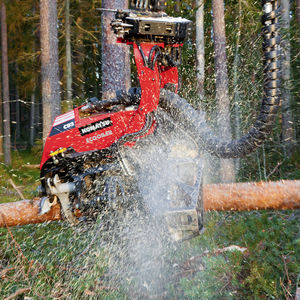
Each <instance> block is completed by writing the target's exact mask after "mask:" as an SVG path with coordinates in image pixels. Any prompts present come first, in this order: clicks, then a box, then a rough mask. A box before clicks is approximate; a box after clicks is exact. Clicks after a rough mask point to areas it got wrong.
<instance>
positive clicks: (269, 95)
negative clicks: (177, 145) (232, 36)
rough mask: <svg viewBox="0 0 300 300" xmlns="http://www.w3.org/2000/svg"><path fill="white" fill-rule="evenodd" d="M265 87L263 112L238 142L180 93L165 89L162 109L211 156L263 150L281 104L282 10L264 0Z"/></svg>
mask: <svg viewBox="0 0 300 300" xmlns="http://www.w3.org/2000/svg"><path fill="white" fill-rule="evenodd" d="M262 5H263V11H264V13H263V17H262V25H263V26H262V36H263V51H264V58H263V67H264V69H263V72H264V88H263V100H262V105H261V109H260V113H259V115H258V117H257V119H256V121H255V123H254V125H253V126H252V128H251V129H250V130H249V131H248V133H246V134H245V135H244V136H242V137H241V138H240V139H238V140H233V141H226V140H224V139H222V138H220V137H218V136H216V134H215V133H214V132H213V131H212V130H211V129H210V127H209V126H208V124H207V123H206V121H205V118H204V116H203V114H199V112H197V111H195V110H194V109H193V108H192V106H191V105H189V104H188V103H187V102H186V100H184V99H182V98H180V97H179V96H178V95H177V94H175V93H172V92H169V91H167V90H162V91H161V95H160V106H161V107H162V108H163V109H165V110H167V111H169V113H170V114H171V115H172V116H173V118H175V119H177V120H178V121H179V122H181V123H182V124H183V125H184V127H185V130H189V131H190V133H191V135H193V137H194V138H195V139H196V140H197V142H198V143H199V144H201V146H202V147H204V148H205V149H206V150H207V151H208V152H209V153H211V154H213V155H215V156H217V157H220V158H237V157H243V156H245V155H247V154H249V153H251V152H253V151H254V150H255V149H256V148H257V147H259V146H260V145H261V144H262V143H263V142H264V141H265V140H266V138H267V137H268V135H269V134H270V132H271V130H272V127H273V124H274V121H275V117H276V114H277V110H278V108H279V105H280V78H279V75H280V61H279V55H280V51H279V43H280V35H279V20H278V18H279V13H280V11H279V8H278V2H277V0H263V1H262Z"/></svg>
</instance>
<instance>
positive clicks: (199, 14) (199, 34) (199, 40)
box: [196, 0, 205, 101]
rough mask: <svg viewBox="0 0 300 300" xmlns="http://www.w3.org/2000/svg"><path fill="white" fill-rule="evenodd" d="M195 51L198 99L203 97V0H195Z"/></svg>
mask: <svg viewBox="0 0 300 300" xmlns="http://www.w3.org/2000/svg"><path fill="white" fill-rule="evenodd" d="M196 5H197V11H196V51H197V93H198V97H199V100H200V101H202V100H203V99H204V79H205V74H204V67H205V56H204V0H196Z"/></svg>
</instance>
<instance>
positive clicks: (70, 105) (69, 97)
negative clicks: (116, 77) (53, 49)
mask: <svg viewBox="0 0 300 300" xmlns="http://www.w3.org/2000/svg"><path fill="white" fill-rule="evenodd" d="M65 3H66V13H65V15H66V19H65V22H66V67H67V70H66V77H67V80H66V81H67V109H68V110H71V109H72V108H73V103H72V56H71V30H70V24H71V23H70V0H66V1H65Z"/></svg>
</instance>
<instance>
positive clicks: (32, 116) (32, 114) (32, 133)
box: [29, 86, 35, 146]
mask: <svg viewBox="0 0 300 300" xmlns="http://www.w3.org/2000/svg"><path fill="white" fill-rule="evenodd" d="M34 126H35V86H34V88H33V91H32V93H31V102H30V135H29V143H30V146H33V145H34V138H35V128H34Z"/></svg>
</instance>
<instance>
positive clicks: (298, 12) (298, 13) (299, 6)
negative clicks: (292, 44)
mask: <svg viewBox="0 0 300 300" xmlns="http://www.w3.org/2000/svg"><path fill="white" fill-rule="evenodd" d="M296 17H297V22H298V25H299V26H300V0H296ZM298 28H299V27H298ZM298 44H300V32H299V33H298Z"/></svg>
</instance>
